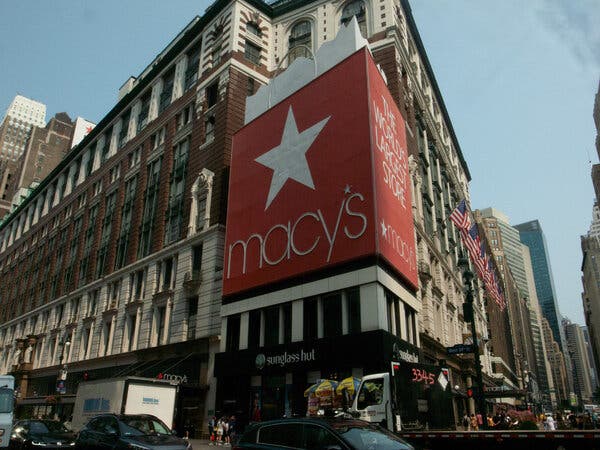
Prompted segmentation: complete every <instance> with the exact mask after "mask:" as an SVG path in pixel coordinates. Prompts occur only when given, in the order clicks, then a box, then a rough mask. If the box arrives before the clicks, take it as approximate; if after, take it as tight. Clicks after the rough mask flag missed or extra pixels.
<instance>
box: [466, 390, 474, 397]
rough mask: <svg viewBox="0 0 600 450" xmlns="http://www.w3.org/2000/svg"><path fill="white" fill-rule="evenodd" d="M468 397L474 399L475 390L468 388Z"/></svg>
mask: <svg viewBox="0 0 600 450" xmlns="http://www.w3.org/2000/svg"><path fill="white" fill-rule="evenodd" d="M467 397H469V398H473V388H467Z"/></svg>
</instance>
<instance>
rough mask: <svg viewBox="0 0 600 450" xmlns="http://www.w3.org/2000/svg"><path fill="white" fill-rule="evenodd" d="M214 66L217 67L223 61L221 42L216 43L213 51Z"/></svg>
mask: <svg viewBox="0 0 600 450" xmlns="http://www.w3.org/2000/svg"><path fill="white" fill-rule="evenodd" d="M211 56H212V66H213V67H216V66H217V65H218V64H219V63H220V62H221V43H220V42H219V43H217V44H215V45H214V47H213V50H212V53H211Z"/></svg>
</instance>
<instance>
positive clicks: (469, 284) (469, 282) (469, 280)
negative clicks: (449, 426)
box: [458, 252, 487, 428]
mask: <svg viewBox="0 0 600 450" xmlns="http://www.w3.org/2000/svg"><path fill="white" fill-rule="evenodd" d="M458 268H459V269H460V270H461V271H462V277H463V285H464V291H465V303H464V305H463V306H464V316H465V320H466V321H468V322H471V335H472V336H473V355H474V357H475V360H474V362H475V378H476V379H477V389H475V395H474V397H475V403H476V405H477V409H478V410H479V414H481V418H482V419H483V423H482V428H487V414H486V409H485V399H484V397H483V374H482V373H481V359H480V357H479V341H478V340H477V328H476V318H475V311H474V308H473V276H474V275H473V272H471V270H470V269H469V261H468V259H467V258H465V256H464V255H463V253H462V252H461V253H460V255H459V258H458Z"/></svg>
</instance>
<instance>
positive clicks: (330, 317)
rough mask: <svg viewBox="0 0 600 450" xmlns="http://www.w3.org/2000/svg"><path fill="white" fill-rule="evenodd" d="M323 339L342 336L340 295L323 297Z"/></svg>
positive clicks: (339, 293)
mask: <svg viewBox="0 0 600 450" xmlns="http://www.w3.org/2000/svg"><path fill="white" fill-rule="evenodd" d="M323 317H326V318H327V320H324V321H323V337H326V338H328V337H334V336H340V335H341V334H342V294H341V292H337V293H334V294H330V295H326V296H324V297H323Z"/></svg>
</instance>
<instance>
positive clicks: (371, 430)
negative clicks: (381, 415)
mask: <svg viewBox="0 0 600 450" xmlns="http://www.w3.org/2000/svg"><path fill="white" fill-rule="evenodd" d="M282 447H285V448H289V449H311V450H313V449H326V450H411V449H413V447H412V446H411V445H410V444H408V443H407V442H405V441H403V440H402V439H400V438H399V437H397V436H395V435H394V434H392V433H390V432H389V431H387V430H384V429H383V428H381V427H380V426H379V425H374V424H371V423H369V422H365V421H363V420H358V419H348V418H337V417H336V418H333V417H332V418H308V417H307V418H298V419H281V420H271V421H267V422H257V423H253V424H250V425H249V426H248V427H247V428H246V430H245V431H244V433H243V435H242V436H241V437H240V439H239V441H238V442H237V443H236V444H235V446H234V447H233V448H234V450H236V449H237V450H245V449H261V450H268V449H277V448H282Z"/></svg>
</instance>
